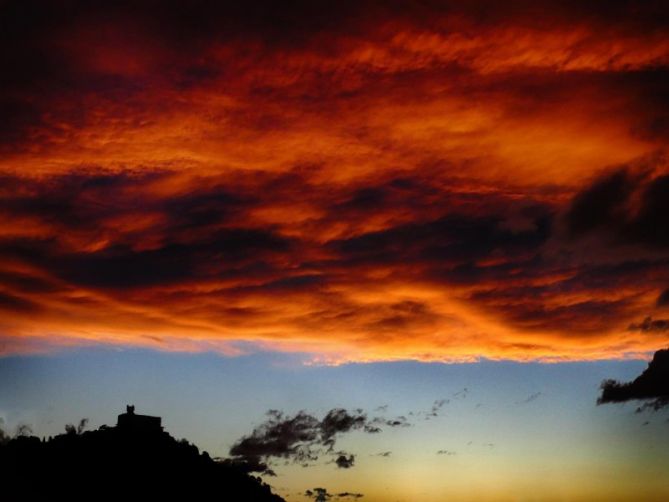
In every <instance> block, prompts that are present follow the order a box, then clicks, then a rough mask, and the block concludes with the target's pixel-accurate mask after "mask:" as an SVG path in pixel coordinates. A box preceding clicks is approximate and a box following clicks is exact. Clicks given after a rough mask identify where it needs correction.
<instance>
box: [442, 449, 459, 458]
mask: <svg viewBox="0 0 669 502" xmlns="http://www.w3.org/2000/svg"><path fill="white" fill-rule="evenodd" d="M456 454H457V452H455V451H453V450H439V451H437V455H446V456H449V457H450V456H453V455H456Z"/></svg>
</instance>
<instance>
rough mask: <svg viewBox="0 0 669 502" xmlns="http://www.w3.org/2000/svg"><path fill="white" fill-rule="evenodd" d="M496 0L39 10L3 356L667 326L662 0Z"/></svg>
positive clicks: (520, 352) (508, 339)
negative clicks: (649, 319) (504, 3)
mask: <svg viewBox="0 0 669 502" xmlns="http://www.w3.org/2000/svg"><path fill="white" fill-rule="evenodd" d="M482 6H483V7H485V8H483V10H481V8H480V7H481V6H478V7H476V6H474V7H471V6H470V7H460V8H456V9H448V8H444V7H441V6H434V7H433V8H432V9H428V10H427V11H425V10H423V9H422V8H419V7H418V6H412V7H411V8H407V9H404V10H403V9H398V10H397V11H395V10H393V9H390V8H381V7H379V6H377V5H373V4H367V3H364V2H363V3H360V4H357V3H356V4H355V5H348V4H346V5H344V4H342V5H341V6H339V7H338V8H337V9H335V10H327V11H326V10H324V9H326V8H325V7H322V6H319V7H315V6H311V5H303V6H299V7H296V8H292V9H289V10H285V11H282V10H281V9H280V8H279V7H276V6H273V7H271V6H268V7H267V9H266V11H262V12H258V11H247V10H246V9H245V8H244V7H231V6H225V7H223V6H218V7H216V6H204V5H201V6H198V7H195V8H194V10H193V11H192V12H189V13H184V12H183V11H182V10H181V7H180V6H178V5H172V4H171V3H169V2H168V3H166V4H164V5H162V4H161V8H160V9H159V10H158V11H155V10H154V9H153V6H152V5H151V3H150V2H149V3H146V4H145V5H144V4H142V5H140V6H135V7H131V6H127V7H126V6H123V5H122V4H119V6H116V7H114V8H113V9H111V10H110V11H109V12H107V11H104V10H99V8H96V7H90V6H85V5H81V6H78V5H75V4H73V6H72V9H75V10H77V11H78V12H79V15H77V16H69V15H66V14H67V13H56V12H48V10H49V9H48V8H47V7H44V6H36V7H35V9H37V11H39V12H40V13H41V15H40V16H38V17H37V18H35V19H33V20H32V21H31V22H30V23H28V24H27V25H26V22H27V20H29V19H31V18H30V15H31V13H32V11H31V12H28V13H27V12H26V11H24V10H22V8H19V7H16V8H15V9H14V11H13V13H12V15H13V16H14V21H15V23H14V24H13V25H15V26H17V29H16V32H14V31H12V30H9V31H8V33H7V34H6V40H4V41H3V42H2V44H3V45H2V49H1V57H2V58H3V62H5V63H6V64H5V66H6V67H12V68H14V71H13V72H12V73H11V74H9V76H8V77H4V80H3V81H2V82H1V83H0V84H1V86H2V87H1V88H2V99H1V102H0V106H2V109H3V110H6V114H5V116H6V117H7V118H6V121H5V123H4V124H3V125H2V131H3V139H2V140H0V152H2V155H1V156H0V176H1V177H2V184H1V185H0V223H1V224H0V229H1V230H0V278H2V280H1V281H0V310H1V311H2V317H1V318H2V320H1V321H0V333H1V338H2V343H3V347H4V348H2V351H4V352H21V351H32V350H48V349H49V348H52V347H54V346H62V345H78V344H90V343H104V344H121V345H141V346H148V347H155V348H159V349H163V350H219V351H224V352H226V353H232V354H236V353H240V352H243V351H246V350H253V349H254V348H258V347H263V348H269V349H274V350H287V351H307V352H312V353H314V354H315V356H314V357H315V359H317V360H320V361H324V362H340V361H350V360H356V361H373V360H387V359H405V358H410V359H419V360H470V359H472V358H477V357H481V356H483V357H491V358H512V359H521V360H524V359H541V360H561V359H590V358H607V357H620V356H625V355H629V354H639V353H645V352H649V351H651V350H653V348H655V347H656V346H657V345H659V344H663V343H666V337H665V334H664V333H663V332H659V331H658V332H643V333H641V332H639V331H638V330H631V329H629V326H630V325H632V324H633V323H638V322H640V320H642V319H643V318H645V317H646V316H648V315H653V316H655V317H657V316H661V315H662V309H664V308H665V307H666V306H665V305H664V304H662V302H658V301H657V298H658V295H660V294H661V292H662V291H666V288H667V286H668V285H669V277H668V275H669V274H667V267H666V265H667V261H668V260H669V239H667V238H666V235H665V234H664V233H662V232H663V231H662V230H654V229H655V228H656V227H655V225H662V223H661V222H662V220H661V219H660V218H661V215H662V214H666V210H669V209H668V208H666V202H663V201H664V200H666V199H665V196H667V194H668V192H667V190H668V189H667V182H666V180H667V175H668V174H669V173H668V167H667V161H666V158H665V156H664V153H663V152H664V149H665V148H666V142H667V137H668V135H667V123H668V122H669V118H668V117H667V115H666V112H665V110H666V109H667V107H666V105H667V102H666V92H665V91H664V87H665V82H666V73H667V64H668V62H669V61H668V59H669V38H667V36H666V32H665V30H662V29H661V27H662V26H661V19H662V16H663V15H664V16H666V12H665V11H666V8H664V7H662V6H656V5H652V4H649V5H648V6H645V7H644V8H640V9H636V10H633V11H631V10H627V9H626V8H625V7H624V6H615V7H612V8H611V9H607V13H606V14H603V13H601V12H600V13H598V12H595V11H594V10H593V11H590V10H588V8H583V7H579V6H576V5H574V6H569V5H567V4H564V3H560V5H559V6H558V5H555V6H552V7H551V6H545V7H544V8H542V9H541V11H536V10H534V9H533V8H532V7H531V6H530V5H529V4H528V5H527V6H525V7H523V8H515V9H513V10H505V9H502V8H501V7H500V6H496V5H495V4H492V3H490V4H487V3H485V2H484V3H483V4H482ZM198 9H199V10H198ZM186 14H188V16H190V17H189V19H190V22H189V23H185V24H184V20H183V19H184V17H183V16H184V15H186ZM26 16H27V17H26ZM609 17H610V19H609ZM277 19H278V21H277ZM614 20H615V21H617V22H612V21H614ZM21 26H23V27H24V28H25V29H26V30H32V31H30V32H29V33H28V35H29V36H28V38H29V40H30V43H29V44H25V45H23V46H19V45H17V44H16V43H13V42H12V41H16V39H17V37H24V38H25V37H26V34H25V30H24V31H21V30H19V29H18V28H19V27H21ZM26 26H27V27H26ZM615 172H619V173H626V174H624V175H619V177H618V178H616V177H615V176H616V175H615V174H611V173H615Z"/></svg>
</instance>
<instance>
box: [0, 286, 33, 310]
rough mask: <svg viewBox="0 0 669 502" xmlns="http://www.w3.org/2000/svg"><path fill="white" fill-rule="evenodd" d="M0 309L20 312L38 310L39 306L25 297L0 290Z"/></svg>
mask: <svg viewBox="0 0 669 502" xmlns="http://www.w3.org/2000/svg"><path fill="white" fill-rule="evenodd" d="M0 310H5V311H13V312H21V313H35V312H38V311H39V310H40V306H39V304H37V303H35V302H32V301H30V300H27V299H25V298H21V297H18V296H14V295H12V294H9V293H3V292H2V291H0Z"/></svg>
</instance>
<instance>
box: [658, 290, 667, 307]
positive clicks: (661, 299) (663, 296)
mask: <svg viewBox="0 0 669 502" xmlns="http://www.w3.org/2000/svg"><path fill="white" fill-rule="evenodd" d="M667 305H669V289H665V290H664V291H662V293H660V296H658V297H657V306H658V307H665V306H667Z"/></svg>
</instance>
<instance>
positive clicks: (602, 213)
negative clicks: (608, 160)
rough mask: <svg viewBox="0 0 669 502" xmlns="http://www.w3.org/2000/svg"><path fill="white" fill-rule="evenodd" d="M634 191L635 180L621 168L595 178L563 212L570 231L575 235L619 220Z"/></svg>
mask: <svg viewBox="0 0 669 502" xmlns="http://www.w3.org/2000/svg"><path fill="white" fill-rule="evenodd" d="M633 190H634V183H633V181H632V180H631V179H630V177H629V175H628V173H627V172H626V171H624V170H620V171H616V172H614V173H613V174H609V175H607V176H606V177H605V178H603V179H601V180H598V181H596V182H595V183H593V184H592V186H590V187H588V188H587V189H586V190H584V191H582V192H581V193H579V194H578V195H577V196H576V197H575V198H574V200H573V201H572V203H571V207H570V208H569V210H568V211H567V215H566V219H567V225H568V228H569V231H570V232H571V233H572V234H573V235H577V236H578V235H582V234H584V233H585V232H589V231H592V230H594V229H596V228H598V227H600V226H602V225H608V224H612V223H614V222H615V221H617V220H619V219H620V218H621V217H623V216H624V215H625V213H626V208H625V202H626V201H627V199H628V198H629V196H630V194H631V193H632V192H633Z"/></svg>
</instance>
